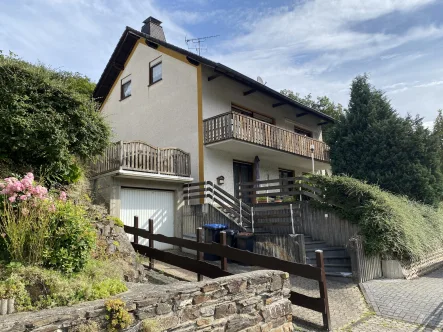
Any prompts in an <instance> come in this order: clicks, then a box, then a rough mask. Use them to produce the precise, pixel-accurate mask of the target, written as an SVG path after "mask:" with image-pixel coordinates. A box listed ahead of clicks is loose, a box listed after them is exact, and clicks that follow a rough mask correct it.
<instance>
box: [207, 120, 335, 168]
mask: <svg viewBox="0 0 443 332" xmlns="http://www.w3.org/2000/svg"><path fill="white" fill-rule="evenodd" d="M203 131H204V142H205V144H210V143H215V142H220V141H223V140H227V139H237V140H240V141H244V142H248V143H253V144H257V145H261V146H265V147H268V148H272V149H276V150H280V151H284V152H289V153H293V154H296V155H299V156H304V157H309V158H310V157H311V145H313V146H314V158H315V159H317V160H320V161H326V162H329V146H327V145H326V144H325V143H324V142H321V141H318V140H316V139H313V138H310V137H307V136H303V135H300V134H297V133H295V132H292V131H289V130H286V129H283V128H279V127H277V126H274V125H271V124H269V123H267V122H263V121H260V120H257V119H254V118H251V117H249V116H245V115H242V114H239V113H235V112H229V113H224V114H220V115H217V116H215V117H212V118H209V119H206V120H204V121H203Z"/></svg>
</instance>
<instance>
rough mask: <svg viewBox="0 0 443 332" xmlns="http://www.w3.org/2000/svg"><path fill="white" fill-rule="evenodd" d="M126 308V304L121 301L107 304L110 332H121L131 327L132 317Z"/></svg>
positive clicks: (116, 300)
mask: <svg viewBox="0 0 443 332" xmlns="http://www.w3.org/2000/svg"><path fill="white" fill-rule="evenodd" d="M125 307H126V304H125V302H123V301H122V300H120V299H115V300H108V301H106V302H105V308H106V312H107V314H106V319H107V320H108V330H109V331H119V330H121V329H124V328H126V327H128V326H129V325H131V323H132V317H131V315H130V314H129V312H128V311H127V310H126V309H125Z"/></svg>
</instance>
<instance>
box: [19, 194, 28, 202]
mask: <svg viewBox="0 0 443 332" xmlns="http://www.w3.org/2000/svg"><path fill="white" fill-rule="evenodd" d="M27 199H28V196H26V195H21V196H20V200H21V201H26V200H27Z"/></svg>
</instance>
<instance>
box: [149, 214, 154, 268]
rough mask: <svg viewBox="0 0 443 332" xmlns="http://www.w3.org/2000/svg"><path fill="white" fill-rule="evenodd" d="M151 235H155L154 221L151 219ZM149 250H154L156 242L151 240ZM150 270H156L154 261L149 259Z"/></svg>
mask: <svg viewBox="0 0 443 332" xmlns="http://www.w3.org/2000/svg"><path fill="white" fill-rule="evenodd" d="M149 234H154V220H152V219H149ZM149 248H151V249H154V240H152V239H149ZM149 268H150V269H151V270H152V269H153V268H154V259H152V257H149Z"/></svg>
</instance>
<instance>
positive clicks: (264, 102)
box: [202, 67, 322, 140]
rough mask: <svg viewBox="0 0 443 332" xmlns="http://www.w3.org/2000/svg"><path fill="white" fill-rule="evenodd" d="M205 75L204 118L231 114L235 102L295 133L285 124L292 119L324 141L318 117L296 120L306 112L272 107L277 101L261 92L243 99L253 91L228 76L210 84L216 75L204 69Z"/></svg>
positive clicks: (312, 116)
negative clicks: (245, 94) (232, 104)
mask: <svg viewBox="0 0 443 332" xmlns="http://www.w3.org/2000/svg"><path fill="white" fill-rule="evenodd" d="M202 75H203V79H202V90H203V119H207V118H210V117H213V116H216V115H219V114H223V113H226V112H229V111H230V110H231V103H234V104H237V105H239V106H242V107H244V108H247V109H250V110H251V111H256V112H258V113H262V114H264V115H267V116H270V117H272V118H274V119H275V125H276V126H278V127H281V128H285V129H288V130H290V131H293V130H294V124H293V123H289V122H287V121H286V119H290V120H291V121H293V122H294V123H296V124H297V125H298V126H300V127H303V128H306V129H309V130H310V131H312V132H313V138H315V139H318V140H322V131H321V126H318V125H317V124H318V123H319V122H321V121H322V120H321V119H320V118H318V117H316V116H315V115H311V114H308V115H305V116H303V117H300V118H297V117H296V116H295V115H296V114H297V113H302V112H303V111H302V110H297V109H296V108H295V107H293V106H290V105H282V106H279V107H276V108H273V107H272V104H275V103H276V102H278V101H277V100H275V99H273V98H271V97H268V96H266V95H265V94H263V93H261V92H254V93H252V94H249V95H247V96H244V95H243V92H244V91H248V90H250V88H249V87H247V86H246V85H243V84H240V83H237V82H236V81H234V80H232V79H230V78H227V77H225V76H220V77H217V78H216V79H214V80H212V81H210V82H208V77H209V76H211V75H214V72H213V71H212V70H211V69H210V68H207V67H203V70H202Z"/></svg>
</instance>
